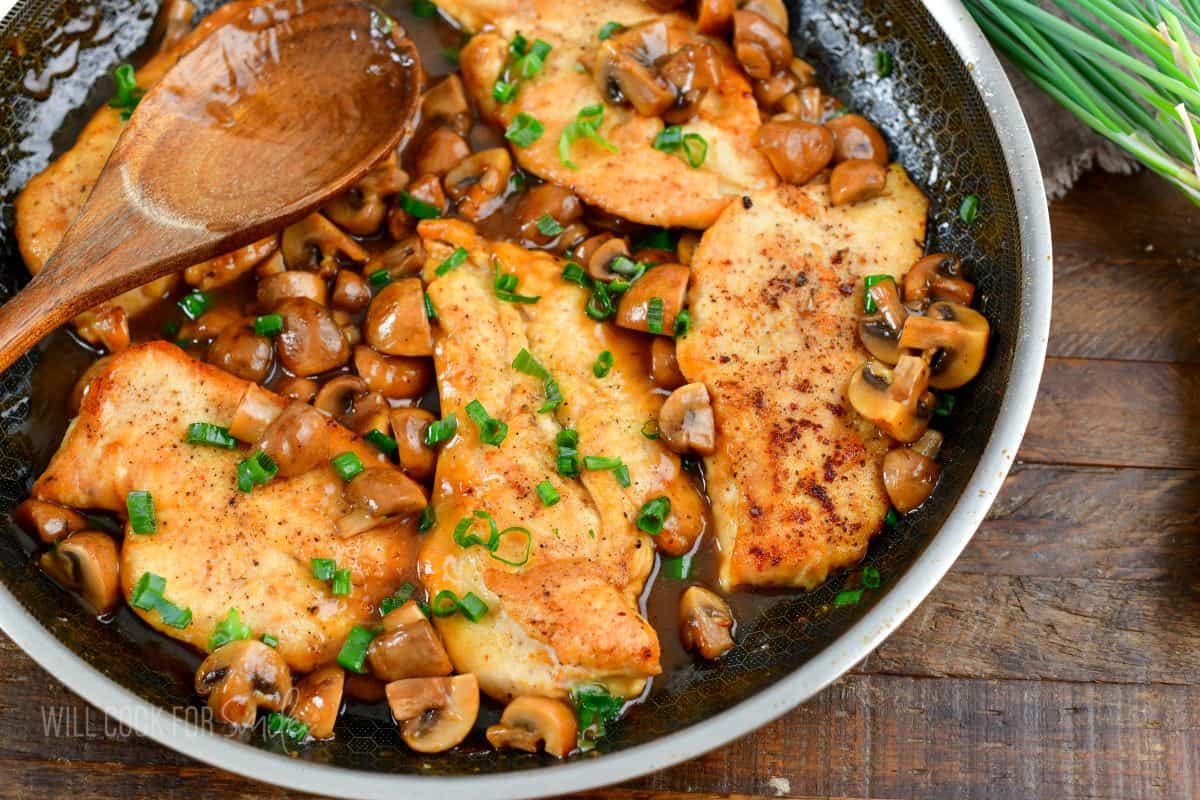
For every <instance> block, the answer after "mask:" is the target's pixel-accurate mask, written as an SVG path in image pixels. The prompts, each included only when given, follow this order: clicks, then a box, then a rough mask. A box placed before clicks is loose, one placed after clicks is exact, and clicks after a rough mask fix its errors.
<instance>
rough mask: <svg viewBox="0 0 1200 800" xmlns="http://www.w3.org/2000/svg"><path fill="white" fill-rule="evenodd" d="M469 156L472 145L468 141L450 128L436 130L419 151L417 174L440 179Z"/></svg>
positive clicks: (428, 136)
mask: <svg viewBox="0 0 1200 800" xmlns="http://www.w3.org/2000/svg"><path fill="white" fill-rule="evenodd" d="M469 155H471V145H469V144H467V140H466V139H464V138H463V137H462V136H460V135H459V134H457V133H455V132H454V131H452V130H450V129H449V128H434V129H433V130H431V131H430V132H429V134H428V135H426V137H425V141H423V142H421V149H420V150H418V151H417V161H416V167H417V172H418V173H420V174H421V175H437V176H438V177H439V178H440V177H442V176H443V175H445V174H446V173H447V172H449V171H450V170H452V169H454V167H456V166H458V164H459V162H461V161H462V160H463V159H464V158H466V157H467V156H469Z"/></svg>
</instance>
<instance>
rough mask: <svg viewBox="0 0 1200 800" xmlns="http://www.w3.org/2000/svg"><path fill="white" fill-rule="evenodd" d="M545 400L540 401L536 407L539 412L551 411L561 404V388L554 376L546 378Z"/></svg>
mask: <svg viewBox="0 0 1200 800" xmlns="http://www.w3.org/2000/svg"><path fill="white" fill-rule="evenodd" d="M545 387H546V402H544V403H542V405H541V407H540V408H538V413H539V414H545V413H547V412H549V411H553V410H554V409H556V408H558V407H559V406H561V405H562V404H563V396H562V390H561V389H559V388H558V381H556V380H554V378H546V383H545Z"/></svg>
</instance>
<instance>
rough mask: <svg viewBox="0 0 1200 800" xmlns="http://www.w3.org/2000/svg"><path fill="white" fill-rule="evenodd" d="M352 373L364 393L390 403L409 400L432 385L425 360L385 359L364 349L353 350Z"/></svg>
mask: <svg viewBox="0 0 1200 800" xmlns="http://www.w3.org/2000/svg"><path fill="white" fill-rule="evenodd" d="M354 371H355V372H357V373H358V375H359V377H361V378H362V379H363V380H364V381H366V382H367V388H368V389H370V390H371V391H372V392H379V393H380V394H382V395H383V396H384V397H386V398H389V399H391V400H412V399H414V398H417V397H420V396H421V395H423V394H425V392H427V391H429V387H430V386H432V385H433V364H432V362H431V361H430V360H429V359H428V358H409V357H406V356H385V355H383V354H381V353H377V352H375V351H374V350H372V349H371V348H370V347H367V346H366V345H358V346H357V347H355V348H354Z"/></svg>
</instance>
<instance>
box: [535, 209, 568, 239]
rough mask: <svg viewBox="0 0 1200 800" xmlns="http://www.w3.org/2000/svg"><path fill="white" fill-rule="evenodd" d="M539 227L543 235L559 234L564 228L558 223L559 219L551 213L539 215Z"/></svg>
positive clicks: (539, 231)
mask: <svg viewBox="0 0 1200 800" xmlns="http://www.w3.org/2000/svg"><path fill="white" fill-rule="evenodd" d="M537 229H538V233H540V234H542V236H559V235H561V234H562V232H563V230H564V229H563V226H562V225H559V224H558V220H556V219H555V218H554V217H552V216H550V215H549V214H542V215H541V216H540V217H538V221H537Z"/></svg>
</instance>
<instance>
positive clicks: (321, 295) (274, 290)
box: [257, 270, 329, 311]
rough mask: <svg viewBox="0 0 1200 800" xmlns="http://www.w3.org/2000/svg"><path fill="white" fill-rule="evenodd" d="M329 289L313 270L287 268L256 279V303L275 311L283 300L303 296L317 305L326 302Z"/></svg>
mask: <svg viewBox="0 0 1200 800" xmlns="http://www.w3.org/2000/svg"><path fill="white" fill-rule="evenodd" d="M328 297H329V290H328V289H327V288H326V286H325V279H324V278H322V277H321V276H320V275H318V274H317V273H315V272H305V271H304V270H288V271H287V272H279V273H276V274H274V275H268V276H267V277H265V278H261V279H259V281H258V295H257V299H258V305H259V306H260V307H261V308H262V309H263V310H264V311H275V310H276V309H277V308H279V306H280V305H281V304H282V303H283V301H285V300H292V299H295V298H304V299H305V300H312V301H313V302H314V303H316V304H317V305H320V306H323V305H325V304H326V303H327V301H328Z"/></svg>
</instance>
